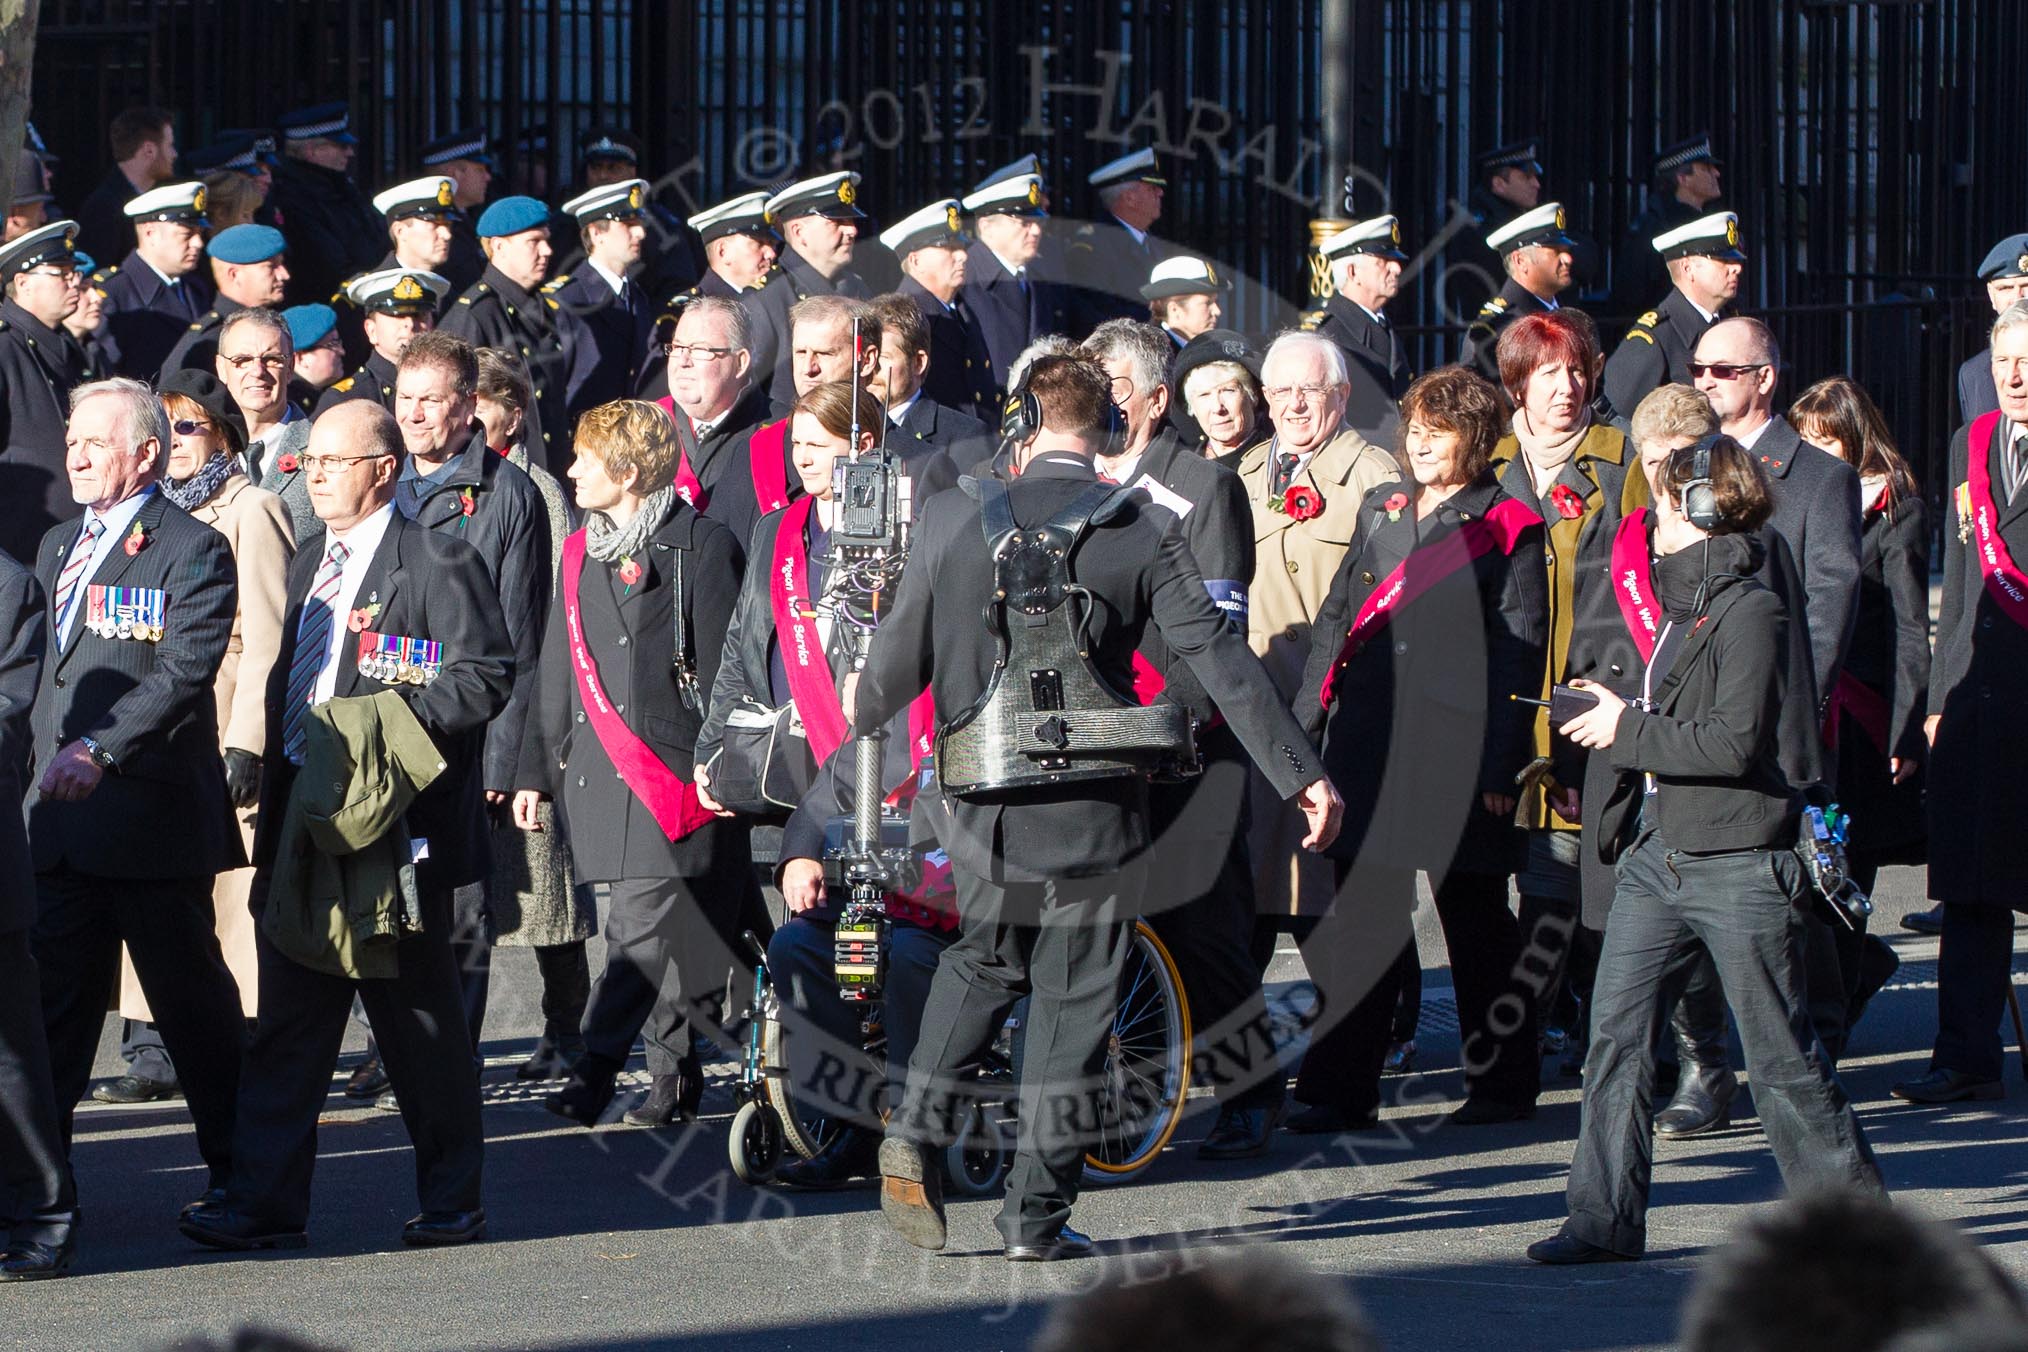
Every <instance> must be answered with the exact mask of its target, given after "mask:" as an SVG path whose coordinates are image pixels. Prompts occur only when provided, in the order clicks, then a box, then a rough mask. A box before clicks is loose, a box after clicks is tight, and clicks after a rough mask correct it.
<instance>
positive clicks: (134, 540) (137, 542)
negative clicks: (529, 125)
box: [126, 521, 148, 559]
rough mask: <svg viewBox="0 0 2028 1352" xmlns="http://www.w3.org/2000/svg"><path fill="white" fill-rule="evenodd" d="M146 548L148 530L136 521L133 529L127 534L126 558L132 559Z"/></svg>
mask: <svg viewBox="0 0 2028 1352" xmlns="http://www.w3.org/2000/svg"><path fill="white" fill-rule="evenodd" d="M147 547H148V528H147V527H146V526H144V525H142V524H141V523H140V522H138V521H136V522H135V523H134V528H133V529H132V530H130V531H128V532H127V540H126V550H127V557H128V558H130V559H131V558H132V557H134V555H136V554H138V553H140V552H141V551H142V550H144V549H146V548H147Z"/></svg>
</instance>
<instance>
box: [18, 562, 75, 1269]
mask: <svg viewBox="0 0 2028 1352" xmlns="http://www.w3.org/2000/svg"><path fill="white" fill-rule="evenodd" d="M48 641H49V636H48V634H47V633H45V632H44V628H43V601H42V588H41V587H39V586H37V585H36V582H35V578H34V576H33V575H32V574H30V573H29V571H28V570H27V569H26V568H24V567H22V566H21V565H20V564H18V563H16V562H14V560H12V559H10V558H7V557H6V556H4V555H0V793H4V794H6V798H5V800H4V801H6V802H10V803H11V802H14V801H15V800H16V799H19V798H23V797H26V796H27V788H28V762H29V759H30V757H31V756H32V755H33V747H32V746H31V744H30V738H31V736H32V735H33V734H32V733H31V731H30V728H29V709H30V708H31V707H33V705H34V703H35V689H36V686H37V685H38V684H39V683H40V682H41V680H42V663H43V654H44V653H45V652H46V651H47V645H48ZM0 859H4V860H5V861H6V865H5V868H6V872H5V874H4V875H0V1102H4V1103H6V1104H7V1105H8V1111H7V1112H5V1113H0V1165H4V1169H0V1184H4V1186H5V1187H6V1188H7V1191H8V1193H9V1194H10V1196H11V1197H12V1199H13V1200H12V1205H11V1206H10V1208H9V1212H10V1215H11V1216H12V1217H13V1220H12V1223H11V1224H10V1226H9V1228H8V1233H7V1240H6V1251H5V1252H4V1253H0V1281H5V1282H25V1281H34V1280H36V1279H37V1278H42V1277H57V1276H61V1275H62V1274H63V1273H64V1272H65V1271H66V1270H68V1269H69V1267H70V1264H71V1259H72V1257H73V1255H74V1254H75V1253H76V1246H77V1190H76V1187H75V1186H74V1185H73V1184H72V1182H71V1177H70V1169H69V1167H68V1166H67V1165H66V1164H65V1162H64V1158H63V1133H62V1131H61V1130H60V1129H59V1128H58V1126H57V1119H56V1091H55V1090H54V1089H53V1088H52V1087H51V1085H50V1080H49V1042H48V1039H47V1038H46V1037H45V1036H44V1035H43V1031H42V997H41V995H40V993H39V991H38V988H37V972H36V966H35V955H34V952H33V950H32V949H31V948H30V947H29V929H30V927H31V926H33V925H34V923H35V874H34V870H32V869H31V868H30V867H29V864H28V835H27V832H26V831H25V830H24V828H23V826H22V824H21V818H20V817H19V816H18V815H16V814H15V813H12V812H8V813H0Z"/></svg>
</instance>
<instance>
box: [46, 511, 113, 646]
mask: <svg viewBox="0 0 2028 1352" xmlns="http://www.w3.org/2000/svg"><path fill="white" fill-rule="evenodd" d="M105 533H106V523H105V522H104V521H101V520H100V519H99V518H98V517H95V516H94V517H90V518H88V519H87V520H86V521H85V523H84V530H83V531H82V532H80V533H79V535H78V537H77V543H76V544H74V545H72V546H71V547H70V557H69V558H68V559H66V560H64V564H63V571H62V572H61V573H58V574H57V577H56V646H57V647H58V648H59V649H61V648H62V647H64V645H65V639H64V632H65V630H64V626H65V625H67V624H69V623H70V608H71V606H72V605H73V604H75V603H76V601H77V594H78V589H79V586H80V584H82V583H83V582H84V578H85V573H86V572H87V571H89V570H90V568H91V565H92V554H93V552H94V551H95V550H96V549H97V546H98V543H99V537H100V536H101V535H104V534H105Z"/></svg>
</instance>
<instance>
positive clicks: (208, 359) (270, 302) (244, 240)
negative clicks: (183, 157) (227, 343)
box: [162, 225, 295, 385]
mask: <svg viewBox="0 0 2028 1352" xmlns="http://www.w3.org/2000/svg"><path fill="white" fill-rule="evenodd" d="M288 247H289V244H288V241H287V240H285V239H283V238H282V232H281V231H279V230H277V229H275V228H274V227H273V226H268V225H233V226H228V227H226V228H225V229H223V230H221V231H219V232H218V233H217V234H216V235H213V236H212V237H211V245H210V252H211V279H212V281H213V283H214V284H215V285H216V286H217V288H218V294H217V296H216V297H214V298H213V300H212V303H211V308H210V309H209V310H207V311H205V313H204V314H202V315H200V316H198V318H197V322H195V323H194V324H192V325H191V326H190V329H189V331H188V332H187V333H185V334H184V335H183V337H182V338H180V339H178V340H177V343H176V346H175V347H173V348H171V349H170V350H169V356H168V358H167V359H166V360H164V361H163V363H162V374H163V375H168V374H169V373H170V372H171V371H180V370H182V369H183V368H184V367H186V366H191V367H196V368H197V369H198V370H200V371H209V370H211V367H212V362H213V360H214V359H215V358H216V357H217V355H218V338H219V330H220V329H221V328H223V327H224V325H225V321H226V320H228V319H230V318H232V316H233V315H235V314H237V313H238V312H239V311H241V310H248V309H254V308H256V307H259V306H279V305H280V304H281V303H282V288H283V287H285V286H287V285H288V281H289V267H288V263H287V262H286V261H285V260H284V258H283V255H284V254H285V253H287V251H288ZM294 355H295V354H294V353H291V354H290V359H291V361H293V360H294ZM226 383H227V384H228V385H229V384H231V382H230V381H227V382H226Z"/></svg>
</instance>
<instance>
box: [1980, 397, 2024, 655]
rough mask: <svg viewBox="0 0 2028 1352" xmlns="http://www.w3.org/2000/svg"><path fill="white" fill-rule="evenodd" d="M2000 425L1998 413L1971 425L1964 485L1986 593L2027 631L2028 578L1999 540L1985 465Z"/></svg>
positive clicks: (1997, 514) (1989, 475)
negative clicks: (1970, 501) (1970, 500)
mask: <svg viewBox="0 0 2028 1352" xmlns="http://www.w3.org/2000/svg"><path fill="white" fill-rule="evenodd" d="M1999 425H2000V415H1999V413H1998V412H1993V413H1987V414H1983V415H1981V416H1980V417H1979V418H1978V419H1976V420H1975V421H1974V422H1973V423H1972V427H1971V432H1970V435H1969V436H1968V437H1967V438H1966V443H1967V444H1966V447H1965V449H1966V451H1967V452H1968V454H1967V455H1966V457H1965V460H1966V465H1965V471H1966V475H1965V485H1966V488H1967V489H1968V490H1969V492H1970V495H1971V499H1972V537H1973V540H1974V542H1975V544H1976V546H1977V548H1978V552H1979V572H1980V574H1981V575H1982V576H1984V578H1985V579H1986V591H1987V593H1988V594H1989V595H1990V596H1991V597H1992V598H1993V600H1994V602H1995V603H1996V604H1997V605H1998V606H1999V607H2000V609H2001V610H2004V611H2005V612H2007V618H2008V619H2010V620H2012V621H2013V622H2014V623H2016V624H2018V625H2020V626H2021V627H2022V628H2023V629H2028V577H2024V576H2022V573H2021V569H2020V568H2019V567H2018V566H2016V564H2015V563H2014V556H2013V555H2012V554H2010V553H2008V552H2007V542H2006V541H2005V540H2002V539H2001V538H2000V528H1999V522H2000V509H1999V508H1998V506H1996V505H1995V504H1994V502H1993V473H1992V470H1991V468H1990V467H1988V465H1987V464H1986V456H1987V453H1988V452H1989V451H1990V450H1991V449H1992V445H1993V429H1994V428H1995V427H1998V426H1999Z"/></svg>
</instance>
